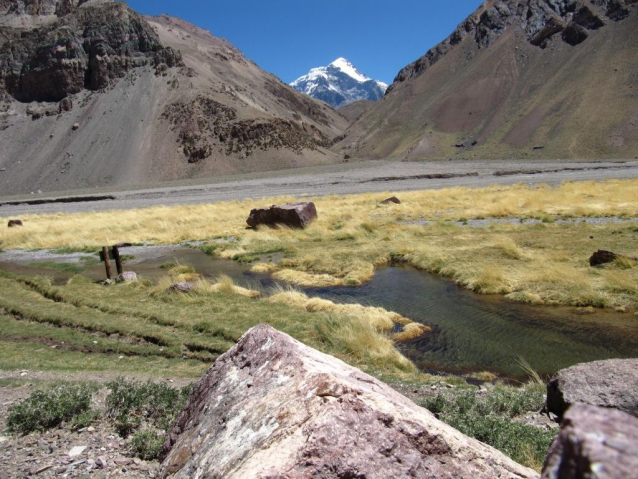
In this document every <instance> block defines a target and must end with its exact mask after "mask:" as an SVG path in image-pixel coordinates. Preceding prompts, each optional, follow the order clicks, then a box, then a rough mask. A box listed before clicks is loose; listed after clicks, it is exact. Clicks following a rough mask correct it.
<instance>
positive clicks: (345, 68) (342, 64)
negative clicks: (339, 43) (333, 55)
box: [329, 57, 371, 82]
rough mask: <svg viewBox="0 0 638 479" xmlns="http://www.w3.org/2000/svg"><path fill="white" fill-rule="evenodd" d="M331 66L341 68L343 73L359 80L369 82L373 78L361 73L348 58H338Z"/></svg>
mask: <svg viewBox="0 0 638 479" xmlns="http://www.w3.org/2000/svg"><path fill="white" fill-rule="evenodd" d="M329 66H331V67H334V68H337V69H339V70H341V71H342V72H343V73H345V74H346V75H348V76H349V77H352V78H354V79H355V80H358V81H360V82H367V81H368V80H371V78H368V77H367V76H365V75H363V74H362V73H360V72H359V70H357V69H356V68H355V67H354V65H353V64H352V63H350V62H349V61H348V60H346V59H345V58H343V57H341V58H337V59H336V60H335V61H333V62H332V63H331V64H330V65H329Z"/></svg>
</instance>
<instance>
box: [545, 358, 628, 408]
mask: <svg viewBox="0 0 638 479" xmlns="http://www.w3.org/2000/svg"><path fill="white" fill-rule="evenodd" d="M574 403H584V404H590V405H592V406H600V407H605V408H613V409H619V410H621V411H624V412H626V413H628V414H631V415H633V416H636V417H638V359H608V360H605V361H594V362H591V363H582V364H577V365H575V366H572V367H571V368H567V369H561V370H560V371H558V373H556V376H554V377H553V378H552V380H551V381H550V382H549V384H548V385H547V409H548V410H549V411H550V412H553V413H554V414H556V415H557V416H558V417H562V415H563V414H564V412H565V411H566V410H567V408H568V407H569V406H570V405H571V404H574Z"/></svg>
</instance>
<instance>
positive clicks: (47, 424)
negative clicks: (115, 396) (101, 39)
mask: <svg viewBox="0 0 638 479" xmlns="http://www.w3.org/2000/svg"><path fill="white" fill-rule="evenodd" d="M92 396H93V388H90V387H88V386H84V385H64V386H58V387H56V388H54V389H51V390H48V391H36V392H34V393H33V394H32V395H31V396H29V397H28V398H27V399H25V400H24V401H22V402H20V403H18V404H16V405H15V406H11V408H9V414H8V417H7V428H8V429H9V431H10V432H13V433H18V434H29V433H30V432H33V431H44V430H47V429H51V428H54V427H57V426H59V425H60V424H62V423H63V422H64V421H70V420H72V419H73V418H75V417H76V416H79V415H81V414H83V413H86V412H87V411H89V409H90V407H91V398H92Z"/></svg>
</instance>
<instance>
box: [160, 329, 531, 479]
mask: <svg viewBox="0 0 638 479" xmlns="http://www.w3.org/2000/svg"><path fill="white" fill-rule="evenodd" d="M163 453H164V455H165V459H164V462H163V463H162V467H161V471H160V474H159V476H160V477H163V478H167V477H175V478H190V477H224V478H227V479H230V478H266V477H270V478H274V477H278V478H301V477H304V478H311V477H316V478H368V479H373V478H389V477H397V478H398V477H419V478H434V477H436V478H473V479H477V478H490V479H491V478H508V479H513V478H528V477H537V474H536V473H535V472H534V471H532V470H529V469H527V468H525V467H522V466H520V465H518V464H516V463H515V462H513V461H512V460H511V459H509V458H507V457H505V456H504V455H503V454H502V453H500V452H498V451H496V450H495V449H493V448H491V447H489V446H486V445H484V444H482V443H480V442H478V441H476V440H474V439H470V438H468V437H466V436H464V435H463V434H461V433H460V432H459V431H456V430H455V429H453V428H451V427H450V426H447V425H445V424H444V423H442V422H440V421H439V420H437V419H436V418H435V417H434V416H433V415H432V414H431V413H430V412H428V411H427V410H425V409H422V408H420V407H418V406H416V405H415V404H414V403H412V402H411V401H409V400H408V399H406V398H405V397H403V396H401V395H400V394H399V393H397V392H396V391H394V390H393V389H391V388H390V387H388V386H386V385H385V384H383V383H381V382H379V381H377V380H376V379H374V378H372V377H370V376H368V375H366V374H364V373H362V372H361V371H359V370H357V369H355V368H353V367H351V366H348V365H347V364H345V363H343V362H342V361H340V360H338V359H335V358H333V357H330V356H328V355H325V354H323V353H320V352H318V351H316V350H314V349H312V348H309V347H307V346H304V345H303V344H301V343H299V342H298V341H295V340H294V339H292V338H291V337H289V336H287V335H285V334H283V333H280V332H278V331H276V330H274V329H273V328H271V327H269V326H266V325H259V326H256V327H255V328H253V329H251V330H250V331H249V332H248V333H246V334H245V335H244V336H243V337H242V338H241V339H240V341H239V342H238V343H237V345H236V346H235V347H234V348H233V349H231V350H230V351H228V352H227V353H226V354H224V355H223V356H221V357H220V358H219V359H218V360H217V361H216V362H215V364H214V365H213V367H212V368H211V369H210V370H209V371H208V373H207V374H206V375H205V376H204V377H203V378H202V379H201V380H200V381H199V383H198V384H197V385H196V386H195V388H194V389H193V391H192V393H191V395H190V397H189V399H188V401H187V402H186V404H185V406H184V409H183V411H182V412H181V414H180V416H179V418H178V419H177V422H176V423H175V425H174V427H173V430H172V431H171V432H170V434H169V437H168V439H167V441H166V443H165V444H164V450H163Z"/></svg>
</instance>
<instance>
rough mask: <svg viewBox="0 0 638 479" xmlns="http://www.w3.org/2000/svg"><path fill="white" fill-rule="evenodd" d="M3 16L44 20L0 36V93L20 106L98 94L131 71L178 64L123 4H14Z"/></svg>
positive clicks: (9, 28)
mask: <svg viewBox="0 0 638 479" xmlns="http://www.w3.org/2000/svg"><path fill="white" fill-rule="evenodd" d="M11 8H13V10H11V9H10V10H9V12H5V15H7V14H8V16H10V15H11V14H15V15H33V16H36V15H47V16H54V17H53V19H52V20H51V21H47V22H43V23H40V24H36V26H34V27H32V26H31V25H29V26H28V28H19V27H13V26H4V27H2V28H1V32H0V33H2V35H0V94H2V93H3V92H4V94H5V95H9V96H10V97H13V98H14V99H16V100H18V101H22V102H32V101H39V102H59V101H60V100H63V99H64V98H66V97H67V96H69V95H72V94H75V93H79V92H80V91H81V90H82V89H84V88H86V89H89V90H99V89H102V88H105V87H106V86H108V85H109V83H110V82H111V80H113V79H117V78H121V77H123V76H124V75H125V74H126V72H128V71H129V70H131V69H133V68H137V67H141V66H144V65H147V64H153V65H156V64H158V63H164V64H168V66H177V65H181V55H180V53H179V52H177V51H175V50H173V49H171V48H164V46H163V45H162V44H161V43H160V41H159V37H158V36H157V34H156V33H155V31H154V30H153V29H152V28H151V27H150V25H149V24H148V23H147V22H146V21H145V20H144V19H143V18H142V17H141V16H140V15H138V14H137V13H135V12H133V11H132V10H130V9H129V8H128V7H127V6H126V5H125V4H124V3H115V2H108V1H106V2H105V1H98V2H96V1H89V2H84V1H78V0H68V1H63V2H50V1H46V0H41V1H40V2H17V3H15V2H14V4H13V5H12V7H11Z"/></svg>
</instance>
